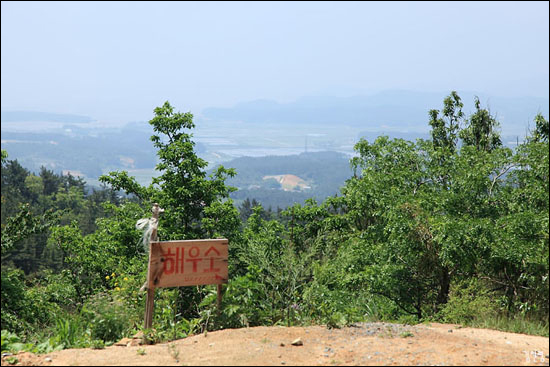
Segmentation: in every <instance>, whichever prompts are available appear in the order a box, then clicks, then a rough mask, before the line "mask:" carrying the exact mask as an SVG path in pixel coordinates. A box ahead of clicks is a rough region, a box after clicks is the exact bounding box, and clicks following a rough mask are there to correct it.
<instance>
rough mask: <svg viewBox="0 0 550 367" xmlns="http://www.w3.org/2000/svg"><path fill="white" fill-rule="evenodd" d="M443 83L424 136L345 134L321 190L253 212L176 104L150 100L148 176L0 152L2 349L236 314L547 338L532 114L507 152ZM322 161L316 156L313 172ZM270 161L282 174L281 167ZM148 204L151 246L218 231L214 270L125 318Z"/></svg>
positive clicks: (538, 162)
mask: <svg viewBox="0 0 550 367" xmlns="http://www.w3.org/2000/svg"><path fill="white" fill-rule="evenodd" d="M475 106H476V110H475V112H474V113H473V114H471V115H470V116H465V114H464V113H463V112H462V108H463V103H462V101H461V99H460V97H459V96H458V95H457V94H456V93H455V92H452V93H451V94H450V95H449V96H448V97H447V98H445V100H444V101H443V106H442V108H441V109H440V110H435V109H434V110H431V111H429V113H428V114H427V123H428V124H429V125H430V128H431V130H430V136H429V138H428V139H418V140H416V142H412V141H406V140H403V139H389V138H388V137H386V136H381V137H379V138H377V139H376V140H375V141H373V142H368V141H367V140H364V139H361V140H360V141H359V142H358V143H357V144H356V146H355V151H356V153H357V156H356V157H354V158H353V159H352V160H351V164H352V167H353V170H352V171H351V172H350V174H349V177H348V178H347V180H346V181H345V184H344V185H343V186H342V188H341V190H340V192H339V193H338V195H335V196H331V197H329V198H327V199H325V200H324V201H323V202H318V201H316V200H315V199H308V200H306V201H305V203H304V204H295V205H293V206H291V207H288V208H286V209H285V210H278V211H275V212H273V211H269V210H265V209H264V208H262V207H261V206H260V205H257V204H258V203H257V202H256V201H255V200H250V199H252V198H250V199H247V200H244V201H243V202H242V204H240V205H238V206H236V205H235V204H234V202H233V200H232V199H231V197H230V194H231V192H232V191H234V188H232V187H231V186H230V185H229V184H228V183H227V182H228V180H229V179H230V178H231V177H234V176H235V173H236V172H235V170H234V169H226V168H225V167H223V166H218V167H217V168H216V169H215V170H214V171H212V172H210V173H207V171H206V167H207V166H208V163H207V162H206V161H204V160H203V159H201V158H199V157H198V156H197V154H196V149H195V143H194V142H193V140H192V139H191V135H190V132H189V131H190V130H192V129H193V128H194V123H193V115H192V114H191V113H179V112H175V111H174V108H173V107H172V106H171V105H170V104H169V103H168V102H166V103H165V104H164V105H163V106H162V107H158V108H156V109H155V111H154V117H153V118H152V119H151V121H150V122H149V123H150V125H151V128H152V131H153V135H152V136H151V141H152V143H153V146H154V148H155V149H156V152H157V157H158V162H159V163H158V165H157V169H158V171H159V172H160V173H161V175H160V176H158V177H156V178H154V179H153V182H152V184H151V185H149V186H142V185H140V184H138V182H137V181H136V180H135V179H134V178H132V177H130V176H129V175H128V173H127V172H125V171H118V172H111V173H110V174H108V175H103V176H101V178H100V180H101V181H102V182H103V183H104V185H105V186H104V187H103V188H102V189H100V190H88V189H87V186H86V184H85V182H83V181H82V180H80V179H75V178H73V177H71V176H61V175H57V174H55V173H53V172H52V171H49V170H48V169H46V168H43V169H42V170H41V171H40V173H39V174H33V173H31V172H30V171H29V170H27V169H25V168H24V167H22V166H21V165H20V164H19V163H18V162H17V161H16V160H9V152H5V151H2V171H1V174H2V218H1V220H2V290H1V291H2V301H1V302H2V309H1V317H2V320H1V323H2V325H1V327H2V351H4V350H21V349H25V350H30V351H34V352H49V351H51V350H54V349H59V348H71V347H94V348H102V347H104V346H105V345H109V344H110V343H113V342H114V341H116V340H118V339H120V338H121V337H123V336H128V335H132V334H134V333H136V332H137V331H139V330H142V331H143V332H144V333H145V335H146V336H147V337H148V338H149V339H150V340H153V341H162V340H172V339H176V338H182V337H186V336H187V335H189V334H192V333H197V332H204V331H207V330H215V329H221V328H229V327H242V326H254V325H303V324H325V325H328V326H329V327H339V326H342V325H348V324H350V323H353V322H355V321H364V320H395V321H399V322H404V323H417V322H421V321H425V320H432V321H441V322H451V323H460V324H465V325H474V326H478V327H490V328H497V329H503V330H508V331H516V332H525V333H530V334H538V335H546V336H548V313H549V309H548V307H549V306H548V305H549V300H548V294H549V264H548V260H549V236H548V233H549V229H548V224H549V181H548V174H549V160H548V155H549V146H548V135H549V125H548V120H547V119H546V118H545V117H543V116H542V115H541V114H538V115H537V116H536V118H535V120H534V128H533V130H532V131H530V132H529V134H528V136H526V137H525V139H524V141H523V142H522V143H521V144H519V145H518V146H517V147H516V148H514V149H510V148H507V147H504V146H503V144H502V142H501V139H500V135H499V124H498V121H497V120H496V119H495V117H494V116H493V115H491V114H490V113H489V111H488V110H487V109H485V108H483V107H482V106H481V105H480V103H479V100H476V101H475ZM326 169H327V173H330V164H328V165H327V167H326ZM285 173H286V172H285ZM153 203H159V205H160V207H162V208H164V210H165V211H164V214H162V216H161V217H160V220H159V228H158V236H159V238H160V239H161V240H175V239H199V238H221V237H223V238H227V239H228V240H229V282H228V284H227V285H226V286H224V296H223V301H222V307H221V310H219V312H217V311H218V310H217V308H216V286H194V287H180V288H162V289H158V290H157V296H156V305H155V312H154V319H153V329H147V330H144V329H143V315H144V309H145V292H143V291H140V287H141V285H142V284H143V282H144V281H145V278H146V270H147V249H146V248H144V246H143V245H142V242H143V239H142V235H143V233H142V232H140V231H139V230H137V229H136V222H137V221H138V220H139V219H141V218H148V217H150V216H151V207H152V204H153Z"/></svg>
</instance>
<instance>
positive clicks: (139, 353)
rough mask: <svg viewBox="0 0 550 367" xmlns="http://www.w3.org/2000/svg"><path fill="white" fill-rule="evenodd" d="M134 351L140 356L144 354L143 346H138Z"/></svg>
mask: <svg viewBox="0 0 550 367" xmlns="http://www.w3.org/2000/svg"><path fill="white" fill-rule="evenodd" d="M136 353H137V354H138V355H140V356H144V355H145V349H144V348H138V350H137V351H136Z"/></svg>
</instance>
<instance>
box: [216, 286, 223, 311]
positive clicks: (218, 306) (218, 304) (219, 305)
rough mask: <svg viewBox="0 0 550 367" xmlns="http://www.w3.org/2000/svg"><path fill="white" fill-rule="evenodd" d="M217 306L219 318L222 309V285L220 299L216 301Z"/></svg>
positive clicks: (219, 288)
mask: <svg viewBox="0 0 550 367" xmlns="http://www.w3.org/2000/svg"><path fill="white" fill-rule="evenodd" d="M216 306H217V312H218V316H219V315H220V313H221V307H222V285H221V284H218V299H217V301H216Z"/></svg>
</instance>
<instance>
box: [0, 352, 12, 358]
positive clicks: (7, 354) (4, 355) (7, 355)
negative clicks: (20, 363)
mask: <svg viewBox="0 0 550 367" xmlns="http://www.w3.org/2000/svg"><path fill="white" fill-rule="evenodd" d="M9 356H13V354H11V353H2V358H4V357H9Z"/></svg>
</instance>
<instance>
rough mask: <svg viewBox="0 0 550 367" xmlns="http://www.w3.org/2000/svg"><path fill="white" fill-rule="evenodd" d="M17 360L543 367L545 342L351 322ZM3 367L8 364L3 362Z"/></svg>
mask: <svg viewBox="0 0 550 367" xmlns="http://www.w3.org/2000/svg"><path fill="white" fill-rule="evenodd" d="M297 339H300V341H301V343H300V342H297ZM293 342H296V343H293ZM293 344H297V345H293ZM300 344H301V345H300ZM16 357H17V358H18V360H19V365H61V366H68V365H71V366H82V365H96V366H108V365H118V366H122V365H134V366H138V365H142V366H143V365H278V366H284V365H441V366H443V365H481V366H486V365H526V366H537V365H538V366H548V338H545V337H539V336H530V335H523V334H512V333H505V332H500V331H494V330H485V329H473V328H462V327H460V326H458V325H448V324H427V325H416V326H406V325H399V324H388V323H358V324H355V325H353V326H351V327H347V328H342V329H327V328H326V327H322V326H310V327H290V328H287V327H263V326H262V327H253V328H244V329H227V330H220V331H216V332H209V333H207V334H200V335H195V336H191V337H188V338H186V339H181V340H175V341H173V342H170V343H164V344H157V345H147V346H136V345H131V343H130V344H129V346H111V347H108V348H106V349H103V350H92V349H68V350H63V351H59V352H54V353H50V354H46V355H40V356H37V355H33V354H31V353H20V354H18V355H17V356H16ZM2 365H3V366H4V365H8V362H7V361H6V360H5V358H3V359H2Z"/></svg>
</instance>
